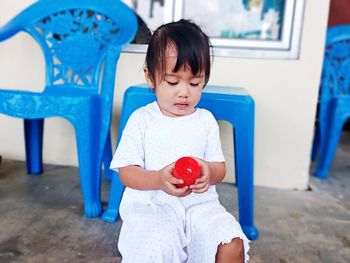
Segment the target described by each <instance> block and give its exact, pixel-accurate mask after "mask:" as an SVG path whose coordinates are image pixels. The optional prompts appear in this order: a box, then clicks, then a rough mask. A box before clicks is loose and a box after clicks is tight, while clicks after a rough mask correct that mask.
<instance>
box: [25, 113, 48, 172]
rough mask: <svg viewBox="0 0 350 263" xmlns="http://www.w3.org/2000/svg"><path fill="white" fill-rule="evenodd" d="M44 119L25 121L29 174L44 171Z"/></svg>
mask: <svg viewBox="0 0 350 263" xmlns="http://www.w3.org/2000/svg"><path fill="white" fill-rule="evenodd" d="M43 129H44V119H24V140H25V149H26V162H27V173H28V174H40V173H42V171H43V160H42V148H43Z"/></svg>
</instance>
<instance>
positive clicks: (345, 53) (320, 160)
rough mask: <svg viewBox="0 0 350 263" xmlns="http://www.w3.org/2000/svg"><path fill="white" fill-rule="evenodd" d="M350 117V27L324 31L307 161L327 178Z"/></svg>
mask: <svg viewBox="0 0 350 263" xmlns="http://www.w3.org/2000/svg"><path fill="white" fill-rule="evenodd" d="M349 117H350V25H341V26H334V27H331V28H329V29H328V30H327V38H326V48H325V54H324V60H323V71H322V78H321V86H320V94H319V103H318V117H317V121H316V129H315V136H314V141H313V147H312V154H311V159H312V160H313V161H317V162H316V169H315V176H316V177H319V178H322V179H327V178H328V176H329V170H330V168H331V165H332V162H333V159H334V156H335V153H336V149H337V146H338V143H339V138H340V135H341V132H342V128H343V125H344V123H345V121H346V120H347V119H348V118H349Z"/></svg>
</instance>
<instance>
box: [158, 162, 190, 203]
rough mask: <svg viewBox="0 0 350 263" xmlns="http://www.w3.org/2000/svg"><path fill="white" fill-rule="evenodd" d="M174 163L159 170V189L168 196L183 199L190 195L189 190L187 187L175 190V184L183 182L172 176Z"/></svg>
mask: <svg viewBox="0 0 350 263" xmlns="http://www.w3.org/2000/svg"><path fill="white" fill-rule="evenodd" d="M174 166H175V162H174V163H171V164H169V165H167V166H165V167H164V168H162V169H161V170H159V171H158V173H159V188H160V189H161V190H163V191H164V192H166V193H167V194H169V195H174V196H178V197H184V196H186V195H189V194H190V193H191V189H190V188H189V187H188V186H185V187H182V188H177V187H176V184H182V183H183V180H181V179H178V178H176V177H174V176H173V170H174Z"/></svg>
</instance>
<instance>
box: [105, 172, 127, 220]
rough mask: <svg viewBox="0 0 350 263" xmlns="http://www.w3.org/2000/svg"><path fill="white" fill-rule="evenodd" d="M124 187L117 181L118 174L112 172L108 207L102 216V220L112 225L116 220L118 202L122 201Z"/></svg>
mask: <svg viewBox="0 0 350 263" xmlns="http://www.w3.org/2000/svg"><path fill="white" fill-rule="evenodd" d="M123 190H124V185H123V184H122V182H121V181H120V179H119V174H118V173H116V172H113V177H112V184H111V188H110V192H109V199H108V207H107V209H106V211H105V212H104V213H103V215H102V220H103V221H105V222H109V223H113V222H115V221H116V220H117V219H118V213H119V206H120V201H121V199H122V195H123Z"/></svg>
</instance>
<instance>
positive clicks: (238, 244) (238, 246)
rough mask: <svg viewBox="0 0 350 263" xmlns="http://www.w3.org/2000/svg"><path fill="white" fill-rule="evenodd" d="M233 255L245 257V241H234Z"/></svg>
mask: <svg viewBox="0 0 350 263" xmlns="http://www.w3.org/2000/svg"><path fill="white" fill-rule="evenodd" d="M230 244H232V254H233V255H235V256H243V255H244V245H243V240H242V239H240V238H239V237H237V238H234V239H232V241H231V243H230Z"/></svg>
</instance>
